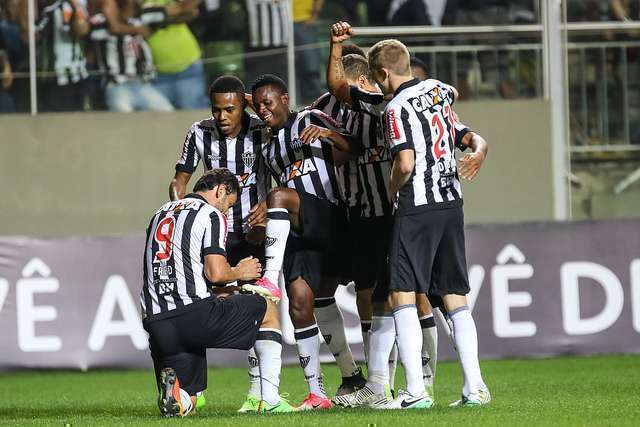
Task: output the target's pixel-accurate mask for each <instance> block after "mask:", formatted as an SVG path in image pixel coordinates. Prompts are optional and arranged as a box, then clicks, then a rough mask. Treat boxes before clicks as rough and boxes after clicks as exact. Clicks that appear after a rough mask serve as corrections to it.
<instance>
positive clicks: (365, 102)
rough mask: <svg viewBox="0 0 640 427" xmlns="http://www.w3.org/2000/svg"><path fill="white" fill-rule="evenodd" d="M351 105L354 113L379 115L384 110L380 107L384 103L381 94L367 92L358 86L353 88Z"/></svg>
mask: <svg viewBox="0 0 640 427" xmlns="http://www.w3.org/2000/svg"><path fill="white" fill-rule="evenodd" d="M350 95H351V105H352V108H353V109H354V111H365V112H367V113H370V114H373V115H379V114H380V112H381V111H382V109H381V108H380V105H381V104H382V102H383V101H384V96H383V95H382V94H381V93H374V92H367V91H364V90H362V89H360V88H359V87H358V86H351V92H350Z"/></svg>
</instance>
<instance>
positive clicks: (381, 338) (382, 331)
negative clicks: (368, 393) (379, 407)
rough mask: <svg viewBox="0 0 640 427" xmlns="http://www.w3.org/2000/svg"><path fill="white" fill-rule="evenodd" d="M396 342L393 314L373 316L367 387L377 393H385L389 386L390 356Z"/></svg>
mask: <svg viewBox="0 0 640 427" xmlns="http://www.w3.org/2000/svg"><path fill="white" fill-rule="evenodd" d="M395 342H396V325H395V323H394V321H393V316H392V315H391V313H388V314H381V315H376V314H374V315H373V318H372V322H371V331H370V333H369V363H368V365H367V377H368V381H367V386H368V387H369V388H370V389H372V390H373V391H374V392H375V393H384V388H385V386H388V385H389V366H388V362H389V355H390V354H391V349H392V348H393V345H394V343H395Z"/></svg>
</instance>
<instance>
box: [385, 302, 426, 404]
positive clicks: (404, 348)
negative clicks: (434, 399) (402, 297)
mask: <svg viewBox="0 0 640 427" xmlns="http://www.w3.org/2000/svg"><path fill="white" fill-rule="evenodd" d="M393 320H394V322H395V325H396V341H397V343H398V353H399V354H400V361H401V362H402V365H403V366H404V370H405V376H406V379H407V392H409V394H411V395H412V396H414V397H418V396H422V395H424V382H423V381H422V357H421V352H422V333H421V331H420V321H419V320H418V310H417V309H416V306H415V304H405V305H401V306H398V307H396V308H394V309H393Z"/></svg>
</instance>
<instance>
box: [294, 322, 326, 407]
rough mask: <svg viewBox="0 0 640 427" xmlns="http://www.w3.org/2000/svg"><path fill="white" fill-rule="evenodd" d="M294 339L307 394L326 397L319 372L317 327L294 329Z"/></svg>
mask: <svg viewBox="0 0 640 427" xmlns="http://www.w3.org/2000/svg"><path fill="white" fill-rule="evenodd" d="M293 335H294V337H295V339H296V346H297V347H298V356H299V357H300V366H301V367H302V370H303V372H304V377H305V379H306V380H307V384H309V392H311V393H313V394H315V395H317V396H320V397H324V398H326V397H327V394H326V393H325V391H324V384H323V382H322V372H321V371H320V339H319V337H318V325H317V324H314V325H311V326H308V327H306V328H301V329H295V330H294V334H293Z"/></svg>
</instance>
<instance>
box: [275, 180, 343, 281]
mask: <svg viewBox="0 0 640 427" xmlns="http://www.w3.org/2000/svg"><path fill="white" fill-rule="evenodd" d="M299 197H300V211H299V221H300V228H299V229H292V230H291V233H289V239H288V240H287V249H286V251H285V254H284V262H283V265H282V270H283V273H284V279H285V282H286V284H287V285H288V284H289V283H291V282H293V281H294V280H296V279H297V278H298V277H302V278H303V279H304V280H305V281H306V282H307V284H308V285H309V287H310V288H311V290H313V292H314V293H317V291H318V290H319V289H320V283H321V281H322V279H323V278H327V279H332V280H342V278H343V277H344V276H345V275H346V274H345V272H346V266H347V265H348V263H347V260H346V259H345V255H346V253H347V248H346V247H345V244H346V241H347V239H346V233H347V215H346V209H345V208H344V207H342V206H336V205H334V204H333V203H331V202H329V201H327V200H321V199H318V198H317V197H314V196H311V195H309V194H306V193H302V194H300V193H299Z"/></svg>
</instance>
